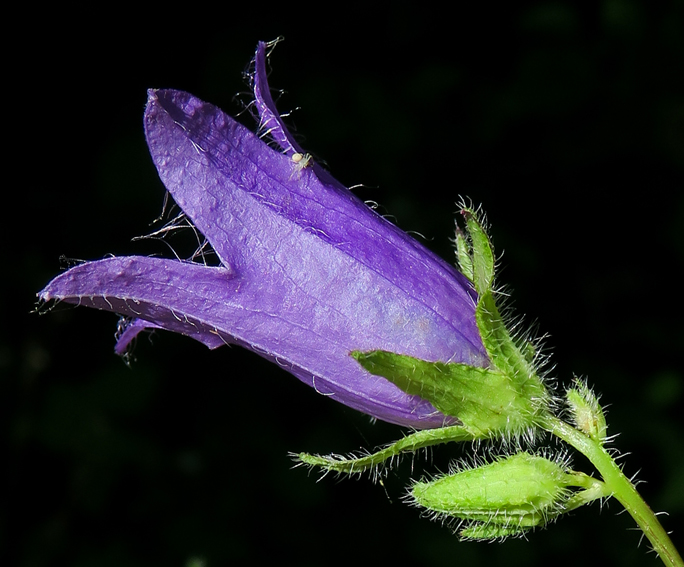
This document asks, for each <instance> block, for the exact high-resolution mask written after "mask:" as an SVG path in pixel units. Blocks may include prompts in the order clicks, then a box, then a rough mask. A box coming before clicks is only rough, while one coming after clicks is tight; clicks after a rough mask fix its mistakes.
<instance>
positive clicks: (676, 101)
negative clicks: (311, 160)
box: [0, 0, 684, 567]
mask: <svg viewBox="0 0 684 567" xmlns="http://www.w3.org/2000/svg"><path fill="white" fill-rule="evenodd" d="M511 4H513V5H512V6H508V7H505V8H498V7H496V6H495V5H486V6H485V5H483V6H482V7H481V8H472V7H470V8H463V7H462V6H461V5H460V3H459V4H454V5H455V6H457V12H458V14H457V16H455V17H454V16H450V15H448V14H446V13H443V12H441V11H440V10H438V9H436V8H434V7H432V6H431V5H430V4H428V3H425V2H423V3H406V2H396V3H394V4H393V8H392V9H391V10H386V11H382V12H380V11H378V12H372V11H371V10H369V5H370V3H367V4H360V5H355V4H352V3H343V4H339V5H337V7H335V6H336V5H323V4H316V5H308V4H301V3H289V4H277V5H276V4H261V3H253V4H250V5H247V6H243V7H241V8H229V7H228V6H227V5H226V6H224V8H223V10H222V11H218V12H217V11H215V10H213V9H211V8H209V7H207V6H204V5H201V4H200V3H197V4H195V5H189V6H185V7H184V8H183V9H182V10H180V9H179V10H178V11H176V12H172V11H171V9H170V8H168V7H166V8H165V7H162V6H157V5H154V6H152V5H150V6H149V7H148V8H146V9H138V10H136V11H131V12H124V11H122V10H121V9H116V10H114V9H111V10H107V9H105V10H104V12H100V13H99V14H95V13H88V12H87V11H81V10H73V11H69V10H67V9H65V8H64V7H63V6H59V8H54V9H53V11H50V9H48V10H47V11H45V10H38V9H36V10H35V11H34V12H31V13H29V12H25V13H18V14H16V17H15V18H9V20H8V22H7V25H9V24H10V22H12V25H10V28H11V27H13V26H16V28H15V29H14V32H15V35H14V37H15V38H17V39H14V40H12V42H11V43H9V44H8V45H6V47H5V51H4V52H5V59H6V61H5V69H4V72H5V76H6V77H8V78H9V80H8V81H7V83H6V86H5V88H4V97H3V99H4V109H3V116H4V120H5V124H6V130H5V144H6V145H9V146H10V151H9V155H8V154H7V150H5V155H6V156H7V157H8V159H7V160H6V161H5V177H4V183H3V185H4V195H5V201H4V215H3V216H4V219H3V225H4V226H3V229H4V231H3V236H4V238H3V243H4V263H3V264H4V266H3V276H4V277H3V278H2V282H3V284H2V285H3V288H2V290H1V291H2V293H1V294H0V297H2V299H1V300H0V301H2V303H1V304H0V308H1V309H2V315H3V321H4V324H3V325H2V328H1V330H0V376H1V380H0V387H1V388H2V390H1V395H0V400H1V401H0V403H1V404H2V406H1V408H0V420H1V422H0V423H1V424H2V430H1V431H2V441H3V447H2V454H3V457H4V458H3V460H4V463H3V466H2V469H3V472H4V474H5V475H6V481H5V482H4V483H3V485H2V486H3V490H2V494H3V497H2V501H1V502H0V563H1V564H2V565H16V566H22V567H29V566H30V567H42V566H48V565H49V566H52V565H70V566H78V567H86V566H109V565H112V566H113V565H127V566H129V567H130V566H138V565H140V566H143V565H144V566H153V565H164V566H172V565H178V566H182V565H185V563H186V561H188V559H189V558H191V557H202V558H204V559H206V561H207V564H208V565H209V566H210V567H215V566H220V565H228V564H231V562H235V563H237V564H252V563H259V562H262V561H264V560H269V559H270V560H274V561H278V562H279V563H282V564H293V565H294V564H296V565H302V566H303V565H320V564H342V563H344V564H346V563H348V562H349V561H355V560H358V561H363V562H364V563H368V564H373V563H382V564H387V565H391V564H395V565H396V564H409V563H411V564H416V565H429V566H432V565H434V566H441V565H469V566H477V565H499V564H505V565H507V566H509V567H514V566H517V565H526V566H529V565H548V564H559V562H561V563H562V562H565V563H567V564H582V565H585V564H597V565H599V564H601V565H623V566H629V565H635V566H636V565H639V566H641V565H657V564H658V561H657V560H656V559H655V558H654V556H653V555H652V554H647V545H646V543H645V542H644V543H642V544H641V547H640V548H637V546H638V544H639V539H640V537H639V533H638V532H635V531H630V528H632V527H633V523H632V521H631V519H630V518H629V517H628V516H627V515H625V514H622V515H617V513H618V512H619V511H620V506H619V505H618V504H617V503H616V502H610V503H609V504H608V505H607V506H604V507H603V509H600V507H599V506H598V505H594V506H592V507H590V508H588V509H586V510H580V511H577V512H576V513H574V514H572V515H571V516H570V517H566V518H562V519H561V520H560V521H559V522H558V524H557V525H552V526H550V527H549V528H548V529H545V530H540V531H537V532H535V533H533V534H532V535H530V536H529V541H524V540H510V541H507V542H505V543H502V544H494V545H491V544H474V543H460V542H459V541H458V540H457V538H456V537H454V536H452V535H451V534H450V532H449V530H448V529H447V528H445V527H442V526H440V525H438V524H435V523H431V522H429V521H428V520H427V519H421V518H420V517H419V513H418V511H417V510H414V509H411V508H409V507H407V506H406V505H404V504H403V503H402V502H401V498H402V495H403V494H404V486H405V484H406V482H407V479H408V477H409V474H410V472H411V471H410V465H411V461H410V459H407V460H406V462H405V464H404V466H402V467H400V468H398V469H397V470H396V471H395V472H393V473H392V474H390V476H389V477H388V478H387V479H386V480H385V482H384V486H381V485H379V484H372V483H371V482H370V481H369V480H368V479H367V478H363V479H361V480H360V481H357V480H340V481H337V480H335V479H334V478H331V477H329V478H326V479H324V480H323V481H321V482H316V480H317V478H318V477H317V475H316V474H312V475H307V472H306V471H305V470H303V469H295V470H291V468H292V461H291V460H290V458H289V457H288V451H310V452H322V453H329V452H337V453H343V452H347V451H352V450H357V449H359V448H361V447H367V448H371V447H373V446H375V445H378V444H381V443H385V442H388V441H391V440H394V439H397V438H398V437H399V436H400V435H401V434H402V432H401V430H400V428H398V427H395V426H390V425H386V424H381V423H377V424H375V425H372V424H371V423H369V420H368V419H367V418H366V417H365V416H362V415H358V414H357V413H356V412H354V411H353V410H350V409H347V408H345V407H343V406H341V405H338V404H335V403H333V402H331V401H329V400H326V399H324V398H322V397H320V396H318V395H317V394H316V393H315V391H313V390H312V389H309V388H307V387H305V386H303V385H302V384H301V383H299V382H298V381H297V380H296V379H294V378H293V377H291V376H289V375H287V374H285V373H284V372H282V371H281V370H280V369H278V368H276V367H274V366H271V365H269V364H268V363H266V362H265V361H263V360H261V359H260V358H258V357H256V356H254V355H252V354H251V353H249V352H246V351H243V350H241V349H238V348H221V349H219V350H217V351H208V350H207V349H206V348H205V347H203V346H202V345H200V344H197V343H194V342H193V341H192V340H190V339H187V338H184V337H181V336H175V335H172V334H170V333H158V334H156V335H155V336H154V337H153V341H152V342H153V343H154V344H150V343H149V342H148V341H146V340H143V341H139V344H138V349H137V350H136V358H137V361H136V362H134V363H133V365H132V367H131V368H128V367H126V366H125V365H124V364H123V363H122V362H121V361H120V360H119V359H118V358H117V357H116V356H115V355H114V354H113V352H112V347H113V344H114V339H113V333H114V329H115V326H116V321H117V317H116V316H115V315H112V314H106V313H97V312H95V311H91V310H87V309H72V308H65V307H63V308H59V309H56V310H55V311H53V312H52V313H50V314H49V315H46V316H42V317H41V316H38V315H35V314H30V311H31V310H32V309H33V308H34V301H35V293H36V292H37V291H38V290H39V289H41V288H42V287H43V286H44V285H45V284H46V283H47V282H48V281H49V279H50V278H52V277H54V276H55V275H56V274H58V273H59V271H60V261H59V257H60V255H66V256H68V257H71V258H81V259H97V258H101V257H103V256H105V255H107V254H132V253H152V252H157V253H164V254H168V253H169V252H168V250H167V248H166V247H165V246H164V245H163V244H157V245H154V244H151V243H148V242H143V243H141V242H131V240H130V239H131V238H132V237H134V236H138V235H141V234H145V233H148V232H149V231H150V226H149V223H150V222H151V221H152V220H153V219H154V218H155V217H157V216H158V215H159V213H160V212H161V205H162V200H163V195H164V189H163V187H162V186H161V183H160V182H159V180H158V179H157V176H156V171H155V169H154V167H153V164H152V162H151V160H150V158H149V155H148V153H147V149H146V145H145V140H144V137H143V129H142V120H141V119H142V113H143V109H144V105H145V100H146V89H147V88H148V87H173V88H178V89H184V90H188V91H191V92H193V93H194V94H196V95H197V96H199V97H201V98H203V99H205V100H208V101H211V102H213V103H215V104H217V105H219V106H221V107H222V108H224V109H225V110H226V111H228V112H229V113H231V114H233V115H235V114H236V113H238V112H239V111H240V110H241V108H242V107H241V105H240V104H239V103H237V102H236V101H235V100H234V98H233V97H234V95H235V94H236V93H238V92H242V93H247V91H248V88H247V85H246V84H245V82H244V81H243V79H242V77H241V72H242V71H243V70H244V69H245V68H246V66H247V64H248V62H249V60H250V58H251V57H252V54H253V51H254V48H255V47H256V42H257V41H258V40H271V39H273V38H275V37H276V36H279V35H284V36H285V38H286V41H284V42H283V43H281V44H280V45H278V47H277V48H276V49H275V51H274V53H273V55H272V57H271V65H272V68H273V72H272V74H271V77H270V80H271V85H272V87H274V88H276V89H278V88H282V89H286V90H287V93H286V94H284V95H283V96H282V97H281V98H280V100H279V107H280V110H281V111H282V112H285V111H288V110H291V109H293V108H295V107H301V110H299V111H297V112H296V113H295V114H294V116H293V117H292V118H291V119H290V124H293V125H295V126H296V128H297V131H298V132H299V133H301V135H302V143H303V145H304V146H305V147H306V148H307V150H309V151H311V152H313V153H314V154H315V155H316V156H318V157H319V158H321V159H323V160H325V161H326V162H327V164H328V166H329V168H330V170H331V171H332V172H333V174H334V175H335V176H336V177H338V178H339V179H340V180H341V181H342V182H344V183H345V184H348V185H355V184H358V183H363V184H365V187H363V188H360V189H358V190H357V193H358V194H359V196H361V197H362V198H363V199H372V200H375V201H377V202H379V203H380V204H381V206H382V210H383V211H384V212H386V213H388V214H391V215H394V217H395V218H396V221H397V223H398V224H399V226H400V227H402V228H404V229H406V230H412V231H417V232H418V233H420V234H422V235H424V239H425V240H424V241H425V243H426V244H427V245H428V246H429V247H431V248H432V249H434V250H435V251H437V252H438V253H439V254H441V255H443V256H445V257H447V258H450V259H451V258H452V256H451V254H452V251H451V249H450V244H449V238H450V237H451V236H452V234H453V219H454V217H455V211H456V205H455V202H456V201H457V200H458V198H459V196H468V197H470V198H471V199H472V200H473V202H474V203H476V204H479V203H481V204H482V206H483V208H484V210H485V211H486V212H487V214H488V218H489V220H490V222H491V224H492V234H493V239H494V243H495V245H496V247H497V250H498V251H499V253H502V252H503V257H502V260H501V264H502V267H503V269H502V271H501V276H500V281H501V282H502V283H506V284H509V285H510V288H511V289H512V290H513V299H514V305H515V307H516V310H517V312H518V313H524V314H525V315H526V320H527V321H529V322H534V321H539V328H540V331H541V332H543V333H548V334H549V335H550V338H549V339H548V341H547V344H548V346H549V347H551V348H553V350H554V355H553V363H555V365H556V369H555V372H554V374H555V375H557V376H558V377H559V378H560V379H561V381H568V380H569V379H571V377H572V375H573V373H576V374H578V375H582V376H587V377H589V379H590V382H591V384H593V385H594V386H595V388H596V390H597V391H598V392H600V393H601V394H602V396H603V397H602V400H603V402H604V403H606V404H607V405H609V410H608V411H609V413H608V423H609V428H610V429H609V432H610V433H620V436H619V437H618V438H617V440H616V441H615V443H614V446H615V447H616V448H617V449H618V450H619V451H621V452H624V453H628V452H629V453H631V454H630V455H629V456H627V457H625V459H624V460H623V461H622V462H623V463H624V466H625V471H626V473H627V474H628V475H633V474H635V473H637V472H639V475H638V478H639V479H641V480H644V481H646V483H644V484H642V485H641V487H640V488H641V489H642V493H643V494H644V496H645V497H646V499H647V501H648V502H649V503H650V504H651V505H652V507H653V508H654V509H656V510H667V511H668V512H669V516H665V517H663V522H664V525H665V527H666V528H667V529H669V530H675V533H674V534H673V539H674V541H675V542H677V541H679V542H680V544H681V543H682V542H683V541H684V538H682V530H684V488H683V487H684V440H683V439H682V431H683V429H682V420H681V414H682V407H683V404H684V377H683V375H682V370H683V368H684V366H683V363H682V351H683V348H682V339H683V338H684V337H683V333H682V330H681V329H682V325H681V307H680V303H681V299H680V296H681V293H682V291H681V289H682V279H681V276H682V272H683V271H682V267H683V264H684V228H683V227H684V192H683V190H682V188H683V182H684V96H683V95H684V86H683V81H684V72H683V71H684V49H683V47H684V45H683V41H682V39H683V35H682V17H683V13H682V2H681V1H679V2H674V1H670V2H659V3H655V2H647V1H645V0H641V1H639V0H625V1H620V0H612V1H602V2H589V3H587V4H586V6H585V5H584V4H583V3H577V2H570V1H565V2H564V1H557V2H548V1H539V2H516V3H511ZM326 10H328V12H325V11H326ZM5 41H6V40H5ZM242 100H243V101H248V100H249V96H248V94H247V95H244V96H242ZM240 119H241V120H242V121H243V122H245V123H246V124H248V125H250V126H253V123H252V121H251V119H250V116H249V115H248V114H243V115H242V117H241V118H240ZM466 452H467V451H466ZM457 455H458V451H454V450H453V449H449V450H447V451H444V450H441V451H437V452H436V453H435V454H434V456H433V458H434V465H435V466H434V467H433V466H431V465H430V462H429V461H428V462H427V463H426V461H425V459H423V458H422V457H421V458H420V459H417V460H416V462H415V466H416V472H415V474H416V475H419V474H420V473H421V471H422V470H423V468H422V467H423V466H425V469H426V470H427V471H433V472H434V470H435V467H436V466H442V467H444V466H446V465H445V463H446V462H447V461H448V459H449V458H451V457H454V456H457ZM575 464H576V465H577V466H578V467H580V468H585V470H587V471H589V470H590V468H588V467H587V465H586V464H585V463H584V461H583V460H581V459H579V458H578V459H576V460H575ZM590 549H591V550H592V551H589V550H590Z"/></svg>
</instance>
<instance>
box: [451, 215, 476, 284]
mask: <svg viewBox="0 0 684 567" xmlns="http://www.w3.org/2000/svg"><path fill="white" fill-rule="evenodd" d="M454 243H455V244H456V261H457V262H458V268H459V270H461V273H462V274H463V275H464V276H465V277H467V278H468V279H469V280H470V281H471V282H472V281H473V277H474V276H473V259H472V257H471V248H470V244H468V241H467V240H466V236H465V234H463V231H462V230H461V229H460V228H459V227H458V225H457V226H456V238H455V239H454Z"/></svg>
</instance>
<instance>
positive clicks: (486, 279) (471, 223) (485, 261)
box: [456, 208, 495, 295]
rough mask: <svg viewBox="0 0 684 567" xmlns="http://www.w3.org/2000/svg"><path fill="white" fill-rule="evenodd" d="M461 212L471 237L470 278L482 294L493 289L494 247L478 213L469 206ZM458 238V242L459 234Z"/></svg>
mask: <svg viewBox="0 0 684 567" xmlns="http://www.w3.org/2000/svg"><path fill="white" fill-rule="evenodd" d="M461 212H462V214H463V216H464V217H465V224H466V230H467V232H468V237H469V239H470V256H471V258H472V270H471V273H472V276H471V277H470V280H471V281H472V282H473V284H474V285H475V290H476V291H477V293H478V294H480V295H482V294H483V293H485V292H486V291H489V290H491V289H492V286H493V285H494V264H495V258H494V249H493V247H492V243H491V242H490V240H489V236H488V235H487V232H486V231H485V229H484V226H483V224H482V223H481V222H480V220H479V219H478V216H477V214H476V213H475V212H474V211H472V210H470V209H467V208H464V209H463V210H462V211H461ZM456 238H457V244H458V235H457V237H456ZM459 263H460V262H459ZM466 275H467V274H466Z"/></svg>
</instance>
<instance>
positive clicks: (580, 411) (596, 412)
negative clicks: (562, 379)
mask: <svg viewBox="0 0 684 567" xmlns="http://www.w3.org/2000/svg"><path fill="white" fill-rule="evenodd" d="M566 399H567V402H568V406H569V408H570V412H571V414H572V420H573V421H574V422H575V425H576V426H577V429H579V430H580V431H582V432H583V433H585V434H586V435H588V436H589V437H591V438H592V439H594V440H595V441H598V442H599V443H602V442H603V441H605V439H606V431H607V429H608V427H607V425H606V417H605V415H604V414H603V409H602V408H601V405H600V404H599V402H598V397H596V394H594V392H593V391H592V390H591V388H589V386H587V384H586V383H585V382H583V381H581V380H576V381H575V387H574V388H570V389H569V390H568V392H567V395H566Z"/></svg>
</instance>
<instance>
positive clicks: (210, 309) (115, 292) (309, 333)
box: [39, 43, 488, 429]
mask: <svg viewBox="0 0 684 567" xmlns="http://www.w3.org/2000/svg"><path fill="white" fill-rule="evenodd" d="M268 47H269V45H267V44H264V43H259V46H258V48H257V52H256V57H255V60H254V69H253V74H252V83H253V87H254V93H255V99H256V100H255V107H256V109H257V111H258V114H259V117H260V128H259V132H260V134H261V137H260V136H257V135H255V134H254V133H252V132H251V131H249V130H248V129H247V128H245V127H244V126H242V125H241V124H239V123H238V122H236V121H235V120H233V119H232V118H231V117H229V116H228V115H226V114H225V113H223V112H222V111H221V110H220V109H218V108H216V107H215V106H213V105H211V104H208V103H206V102H203V101H201V100H199V99H197V98H195V97H194V96H192V95H190V94H188V93H185V92H181V91H175V90H150V91H149V99H148V102H147V107H146V110H145V117H144V121H145V133H146V137H147V143H148V145H149V149H150V152H151V154H152V158H153V160H154V163H155V165H156V167H157V169H158V171H159V175H160V177H161V180H162V181H163V183H164V185H165V186H166V188H167V189H168V191H169V193H170V194H171V196H172V197H173V199H174V200H175V202H176V203H177V204H178V206H179V207H180V208H181V209H182V210H183V212H184V213H185V215H186V216H187V218H188V219H190V220H191V222H192V223H193V224H194V226H195V228H196V229H197V230H198V231H199V232H201V233H202V234H203V235H204V236H205V238H206V239H207V240H208V242H209V244H211V246H212V247H213V250H214V251H215V253H216V255H217V256H218V259H219V260H220V265H218V266H208V265H204V264H201V263H198V262H194V261H179V260H176V259H162V258H150V257H141V256H127V257H113V258H106V259H103V260H99V261H93V262H86V263H83V264H80V265H77V266H75V267H73V268H71V269H69V270H68V271H66V272H65V273H63V274H61V275H60V276H58V277H56V278H55V279H54V280H52V281H51V282H50V283H49V284H48V285H47V286H46V287H45V289H43V290H42V291H41V292H40V293H39V298H40V300H41V301H43V302H47V301H51V300H55V301H65V302H67V303H73V304H77V305H85V306H88V307H95V308H97V309H104V310H107V311H113V312H115V313H118V314H120V315H123V316H125V317H128V318H130V319H129V320H128V323H127V325H126V326H125V328H123V330H122V332H121V333H120V334H119V337H118V342H117V345H116V350H117V352H118V353H122V352H124V351H125V350H126V349H127V348H128V346H129V343H130V342H131V341H132V339H133V338H134V337H135V336H136V335H137V334H138V333H139V332H140V331H141V330H143V329H145V328H161V329H166V330H169V331H174V332H177V333H181V334H184V335H187V336H189V337H192V338H194V339H196V340H198V341H200V342H202V343H204V344H205V345H207V346H208V347H210V348H216V347H219V346H221V345H223V344H237V345H241V346H243V347H246V348H248V349H251V350H252V351H254V352H256V353H258V354H259V355H261V356H263V357H265V358H267V359H269V360H272V361H274V362H276V363H277V364H279V365H280V366H282V367H283V368H285V369H286V370H288V371H289V372H291V373H292V374H294V375H295V376H296V377H297V378H299V379H300V380H302V381H303V382H305V383H307V384H309V385H311V386H314V387H315V388H316V390H317V391H318V392H320V393H322V394H325V395H328V396H330V397H332V398H333V399H336V400H338V401H340V402H342V403H343V404H346V405H348V406H350V407H353V408H355V409H357V410H360V411H362V412H364V413H366V414H368V415H370V416H373V417H375V418H378V419H381V420H384V421H388V422H391V423H396V424H400V425H405V426H409V427H413V428H415V429H427V428H434V427H440V426H443V425H447V424H454V423H458V421H457V420H455V418H452V417H447V416H445V415H444V414H442V413H440V412H439V411H437V410H436V409H435V408H434V407H433V406H432V405H431V404H430V403H429V402H428V401H427V400H425V399H423V398H421V397H419V396H416V395H409V394H406V393H405V392H403V391H402V390H401V389H399V388H398V387H397V386H395V385H393V384H392V383H391V382H389V381H388V380H386V379H385V378H382V377H380V376H375V375H372V374H370V373H369V372H367V371H366V370H364V369H363V368H362V367H361V365H360V364H359V363H358V362H357V361H356V360H355V359H354V358H352V357H351V356H350V354H349V353H350V352H351V351H353V350H360V351H370V350H385V351H390V352H395V353H399V354H405V355H410V356H412V357H416V358H420V359H424V360H430V361H442V362H461V363H464V364H468V365H472V366H487V365H488V358H487V354H486V351H485V348H484V346H483V344H482V341H481V339H480V335H479V332H478V328H477V325H476V321H475V306H476V302H477V296H476V293H475V291H474V290H473V287H472V285H471V283H470V281H469V280H468V279H467V278H466V277H465V276H463V275H462V274H461V273H459V272H458V271H457V270H456V269H455V268H454V267H452V266H451V265H449V264H448V263H447V262H445V261H443V260H442V259H440V258H439V257H437V256H436V255H435V254H433V253H432V252H430V251H429V250H427V249H426V248H425V247H424V246H423V245H421V244H420V243H418V242H417V241H416V240H414V239H413V238H411V237H409V236H408V235H407V234H406V233H404V232H402V231H401V230H399V229H398V228H397V227H395V226H394V225H392V224H391V223H390V222H388V221H387V220H385V219H384V218H383V217H381V216H380V215H378V214H377V213H376V212H374V211H373V210H372V209H370V208H369V207H368V206H367V205H366V204H364V203H363V202H362V201H361V200H359V199H358V198H357V197H356V196H355V195H353V194H352V192H351V191H350V190H349V189H347V188H346V187H344V186H343V185H342V184H341V183H339V182H338V181H336V180H335V179H334V178H333V177H331V175H330V174H329V173H328V172H327V171H326V170H324V169H323V168H322V167H321V166H320V165H318V164H317V163H315V162H314V161H313V160H312V159H311V157H310V156H309V155H308V154H306V153H305V152H304V150H303V149H302V148H301V147H300V146H299V145H298V144H297V142H296V141H295V140H294V138H293V137H292V136H291V134H290V133H289V132H288V130H287V129H286V128H285V126H284V125H283V122H282V119H281V117H280V115H279V114H278V112H277V110H276V108H275V104H274V102H273V99H272V98H271V94H270V91H269V87H268V84H267V81H266V51H267V49H268ZM262 137H267V138H269V139H270V141H271V145H269V144H267V143H266V142H265V141H263V140H262V139H261V138H262Z"/></svg>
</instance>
